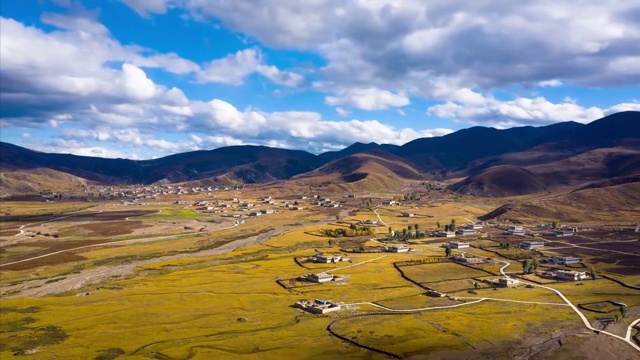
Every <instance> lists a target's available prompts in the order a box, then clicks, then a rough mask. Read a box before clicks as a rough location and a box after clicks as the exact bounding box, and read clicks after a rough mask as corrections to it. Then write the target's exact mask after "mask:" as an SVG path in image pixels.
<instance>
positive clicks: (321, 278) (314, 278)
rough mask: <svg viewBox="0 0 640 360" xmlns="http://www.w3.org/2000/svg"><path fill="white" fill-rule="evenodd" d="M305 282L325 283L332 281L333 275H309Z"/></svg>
mask: <svg viewBox="0 0 640 360" xmlns="http://www.w3.org/2000/svg"><path fill="white" fill-rule="evenodd" d="M306 280H307V281H311V282H316V283H326V282H329V281H331V280H333V275H331V274H329V273H324V272H323V273H320V274H309V275H307V276H306Z"/></svg>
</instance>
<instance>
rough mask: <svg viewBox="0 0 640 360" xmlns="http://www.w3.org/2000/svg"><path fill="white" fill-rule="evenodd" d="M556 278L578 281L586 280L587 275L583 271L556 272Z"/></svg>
mask: <svg viewBox="0 0 640 360" xmlns="http://www.w3.org/2000/svg"><path fill="white" fill-rule="evenodd" d="M556 278H557V279H560V280H570V281H579V280H584V279H586V278H587V273H586V272H584V271H565V270H558V271H556Z"/></svg>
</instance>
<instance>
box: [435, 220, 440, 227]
mask: <svg viewBox="0 0 640 360" xmlns="http://www.w3.org/2000/svg"><path fill="white" fill-rule="evenodd" d="M436 227H437V228H438V229H440V221H437V222H436Z"/></svg>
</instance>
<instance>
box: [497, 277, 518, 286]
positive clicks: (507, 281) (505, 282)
mask: <svg viewBox="0 0 640 360" xmlns="http://www.w3.org/2000/svg"><path fill="white" fill-rule="evenodd" d="M518 284H520V280H518V279H513V278H507V277H502V278H500V279H498V285H499V286H504V287H511V286H516V285H518Z"/></svg>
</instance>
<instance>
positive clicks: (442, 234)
mask: <svg viewBox="0 0 640 360" xmlns="http://www.w3.org/2000/svg"><path fill="white" fill-rule="evenodd" d="M437 236H438V237H447V238H450V237H455V236H456V233H455V232H453V231H441V232H439V233H438V235H437Z"/></svg>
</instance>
